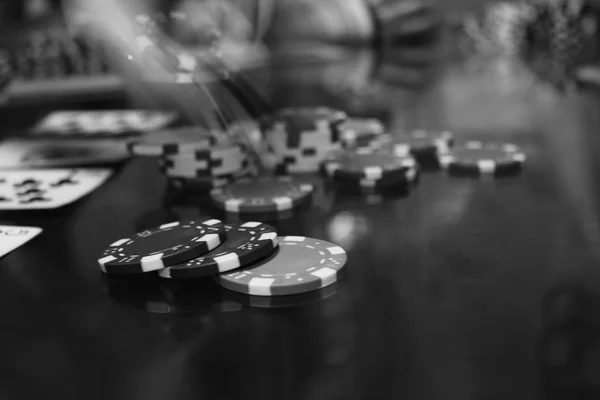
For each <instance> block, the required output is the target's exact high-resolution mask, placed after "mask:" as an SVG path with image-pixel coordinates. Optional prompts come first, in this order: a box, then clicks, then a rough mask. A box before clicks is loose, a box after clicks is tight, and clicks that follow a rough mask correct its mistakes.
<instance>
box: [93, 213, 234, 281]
mask: <svg viewBox="0 0 600 400" xmlns="http://www.w3.org/2000/svg"><path fill="white" fill-rule="evenodd" d="M184 229H185V230H189V231H190V232H187V231H183V232H186V233H181V232H182V230H184ZM160 234H166V235H167V237H169V236H176V237H180V236H181V243H176V244H175V245H173V246H171V247H168V248H161V249H154V248H152V245H151V244H148V246H149V247H148V248H147V249H146V248H145V243H144V242H147V241H150V243H151V241H152V240H153V236H155V235H160ZM225 238H226V233H225V228H224V225H223V223H222V222H221V221H220V220H218V219H211V220H207V221H203V222H196V221H187V222H180V221H175V222H170V223H167V224H162V225H160V226H158V227H156V228H154V229H150V230H146V231H143V232H138V233H136V234H135V235H134V236H132V237H128V238H123V239H119V240H117V241H115V242H113V243H111V244H110V245H109V246H108V248H106V249H105V250H104V252H103V253H102V257H101V258H100V259H98V265H99V266H100V270H101V271H102V272H104V273H109V274H135V273H145V272H151V271H157V270H160V269H163V268H166V267H167V266H170V265H174V264H178V263H180V262H182V261H183V260H185V259H188V260H189V259H190V258H195V257H197V256H199V255H201V254H204V253H206V252H208V251H210V250H212V249H214V248H216V247H217V246H219V245H220V244H221V243H222V242H223V240H225ZM169 242H172V239H170V240H169ZM136 245H137V246H138V247H142V248H143V249H144V250H142V251H135V246H136ZM130 246H134V250H131V247H130Z"/></svg>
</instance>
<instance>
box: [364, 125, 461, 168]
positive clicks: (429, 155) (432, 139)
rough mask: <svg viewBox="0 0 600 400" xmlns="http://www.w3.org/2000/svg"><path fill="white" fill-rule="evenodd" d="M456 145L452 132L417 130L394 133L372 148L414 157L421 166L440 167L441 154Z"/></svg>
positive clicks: (374, 144) (380, 139)
mask: <svg viewBox="0 0 600 400" xmlns="http://www.w3.org/2000/svg"><path fill="white" fill-rule="evenodd" d="M453 144H454V135H453V134H452V132H450V131H436V130H425V129H415V130H413V131H409V132H404V131H401V132H392V133H390V134H389V135H384V136H381V137H380V138H378V139H377V140H375V141H374V142H373V143H372V144H371V147H372V148H375V149H378V150H386V151H390V152H391V153H393V154H395V155H397V156H399V157H406V156H413V157H414V158H415V159H416V160H417V161H418V162H419V164H420V165H421V166H424V167H429V166H438V163H439V162H438V160H439V157H438V156H439V154H442V153H445V152H447V150H448V149H450V148H451V147H452V146H453Z"/></svg>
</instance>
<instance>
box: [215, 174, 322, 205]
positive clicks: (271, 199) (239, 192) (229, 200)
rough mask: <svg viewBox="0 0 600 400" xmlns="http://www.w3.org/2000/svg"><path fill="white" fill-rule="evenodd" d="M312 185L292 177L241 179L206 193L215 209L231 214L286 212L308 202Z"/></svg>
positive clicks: (312, 188)
mask: <svg viewBox="0 0 600 400" xmlns="http://www.w3.org/2000/svg"><path fill="white" fill-rule="evenodd" d="M313 190H314V186H313V185H312V184H310V183H305V182H299V181H297V180H295V179H294V178H292V177H288V176H283V177H262V178H257V179H242V180H240V181H238V182H236V183H233V184H231V185H228V186H225V187H223V188H218V189H214V190H212V191H211V192H210V196H211V199H212V200H213V202H214V203H215V205H216V206H217V207H219V208H220V209H222V210H224V211H226V212H231V213H269V212H278V211H284V210H290V209H292V208H295V207H298V206H300V205H301V204H303V203H304V202H305V201H308V200H309V199H310V198H311V196H312V193H313Z"/></svg>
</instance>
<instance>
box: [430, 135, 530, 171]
mask: <svg viewBox="0 0 600 400" xmlns="http://www.w3.org/2000/svg"><path fill="white" fill-rule="evenodd" d="M462 146H463V148H464V149H466V150H472V151H477V150H482V151H484V150H489V151H498V152H501V153H502V157H505V158H506V159H505V160H498V159H494V158H486V157H485V156H482V157H481V158H478V159H474V160H464V159H463V157H461V156H460V155H456V154H455V152H460V150H461V148H460V147H458V148H456V149H454V151H453V150H448V151H446V152H444V153H441V154H439V155H438V160H439V163H440V166H441V167H442V168H444V169H446V170H452V169H453V168H454V169H461V170H464V171H471V170H472V171H473V172H479V173H481V174H494V173H500V172H503V171H504V169H507V170H510V171H512V168H510V167H520V166H521V165H522V164H523V163H524V162H525V161H526V159H527V156H526V155H525V153H523V152H522V151H521V150H520V149H519V147H518V146H516V145H514V144H508V143H506V144H500V145H499V144H494V143H492V144H486V143H483V142H480V141H468V142H466V143H464V144H463V145H462Z"/></svg>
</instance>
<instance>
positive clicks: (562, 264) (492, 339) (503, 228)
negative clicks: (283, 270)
mask: <svg viewBox="0 0 600 400" xmlns="http://www.w3.org/2000/svg"><path fill="white" fill-rule="evenodd" d="M323 54H325V53H323ZM336 54H337V53H336ZM338 55H339V54H338ZM346 56H347V55H346ZM346 56H345V57H342V58H336V60H337V61H335V62H334V61H331V62H328V63H323V62H321V63H317V64H314V65H313V66H312V67H309V66H306V65H304V66H302V68H300V67H297V68H293V67H290V68H287V69H277V70H272V71H269V74H268V75H269V79H270V80H269V82H270V87H271V92H270V93H271V96H272V99H274V101H275V102H277V104H278V105H284V104H292V105H304V104H329V105H333V106H336V107H340V108H344V109H346V110H348V111H349V112H351V113H352V114H362V115H377V116H379V117H380V118H382V119H384V120H385V121H386V122H387V123H388V124H390V126H392V127H400V128H414V127H425V128H429V129H440V128H448V129H451V130H452V131H453V132H455V134H456V136H457V138H458V140H464V139H465V138H478V139H482V140H506V141H511V142H514V143H517V144H519V145H520V146H522V147H523V149H524V150H525V151H526V152H527V154H528V157H529V158H528V160H527V163H526V165H525V168H524V170H523V173H522V174H521V175H520V176H517V177H512V178H506V179H498V180H494V179H488V180H485V179H484V180H481V179H470V178H454V177H449V176H447V175H446V174H444V173H441V172H436V171H429V172H424V173H423V175H422V178H421V182H420V184H419V185H418V186H417V187H416V188H415V189H414V190H413V191H412V193H411V194H410V195H409V196H403V197H396V198H394V197H384V198H378V197H361V196H353V195H350V194H344V193H340V192H338V191H332V190H330V188H328V187H326V186H323V187H321V186H320V189H319V191H318V193H317V194H316V195H315V198H314V201H313V204H312V206H311V207H310V208H308V209H306V210H302V211H301V212H299V213H298V214H296V215H294V216H293V217H291V218H289V219H285V220H281V221H270V222H271V223H273V224H274V225H275V226H276V227H277V228H278V229H279V233H280V234H281V235H305V236H312V237H317V238H322V239H326V240H330V241H332V242H335V243H338V244H339V245H341V246H343V247H344V248H345V249H346V250H347V252H348V257H349V263H348V268H347V269H348V274H347V277H346V278H345V279H343V280H342V281H341V282H339V283H338V284H336V285H335V286H334V287H333V288H332V289H330V290H327V291H325V292H321V293H318V296H320V297H322V298H320V299H313V298H310V297H309V298H299V299H294V301H297V302H299V303H300V304H297V305H295V306H289V307H278V308H264V307H254V306H252V305H251V304H248V298H247V297H243V296H241V297H240V296H236V295H235V294H233V293H230V292H228V291H226V290H222V289H220V288H219V287H218V285H217V284H216V283H215V282H213V281H212V280H211V279H205V280H197V281H194V282H185V283H182V284H175V283H172V282H166V283H164V282H163V283H157V280H156V279H144V280H143V281H142V282H138V283H137V284H135V283H130V282H127V281H122V280H117V281H116V282H115V281H113V280H109V279H106V278H105V277H103V276H102V274H101V273H100V271H99V269H98V267H97V263H96V260H97V256H98V254H99V253H100V252H101V251H102V250H103V248H104V247H105V246H106V245H107V244H108V243H111V242H112V241H114V240H115V239H116V238H119V237H123V236H126V235H128V234H130V233H132V232H134V231H136V230H140V229H144V228H147V227H150V226H153V225H156V224H159V223H162V222H164V221H168V220H171V219H173V218H189V217H198V218H205V217H210V216H215V214H214V213H213V211H212V210H211V209H210V208H209V207H206V206H205V205H204V202H202V201H200V200H197V199H194V200H190V199H188V203H191V204H187V205H185V204H179V203H177V202H172V201H169V199H166V196H165V180H164V177H162V176H160V175H159V174H158V172H157V171H156V166H155V164H154V162H153V161H152V160H133V161H131V162H129V163H127V164H126V165H124V166H123V167H122V168H120V169H119V171H118V172H117V174H116V175H115V177H114V178H113V179H112V180H110V181H109V182H108V183H107V184H105V185H104V186H103V187H101V188H99V189H98V190H97V191H95V192H94V193H92V194H91V195H89V196H88V197H86V198H84V199H82V200H81V201H79V202H77V203H75V204H74V205H71V206H69V207H66V208H64V209H61V210H58V211H55V212H44V213H27V214H25V213H21V214H15V213H2V214H0V221H1V222H2V223H19V224H23V225H39V226H42V227H43V228H44V232H43V234H42V235H41V236H39V237H38V238H36V239H35V240H33V241H32V242H30V243H29V244H27V245H25V246H23V247H21V248H20V249H18V250H17V251H15V252H13V253H12V254H10V255H8V256H6V257H5V258H3V259H2V260H0V314H1V315H2V318H1V319H0V398H1V399H6V400H13V399H33V398H51V399H90V400H92V399H111V400H118V399H127V400H133V399H144V400H154V399H173V400H175V399H229V398H256V399H259V398H260V399H379V398H382V399H399V398H406V399H411V400H414V399H427V400H432V399H444V400H445V399H461V400H464V399H477V400H480V399H502V400H505V399H528V400H530V399H536V398H556V399H575V398H582V399H585V398H590V399H591V398H592V397H593V398H597V396H598V394H600V378H599V376H600V367H599V365H600V353H599V349H600V347H598V345H597V343H596V342H597V339H598V335H599V332H600V331H599V329H600V324H599V323H598V321H596V320H597V319H598V318H597V317H596V314H597V307H598V306H600V298H599V297H598V292H597V288H600V273H598V272H597V270H596V269H597V262H598V258H597V254H598V248H599V247H598V246H599V240H600V239H599V238H600V235H598V226H599V225H598V223H599V221H600V219H598V218H597V214H598V211H600V208H599V201H598V199H599V197H598V191H597V188H598V186H597V181H596V180H595V179H594V177H595V174H596V169H597V164H598V161H597V159H598V157H597V155H598V149H600V146H598V143H597V142H598V139H597V137H598V136H597V133H598V129H599V128H600V123H599V116H598V114H597V110H598V101H597V98H596V97H595V95H594V94H593V93H587V92H574V91H570V92H568V93H563V94H557V93H555V92H553V91H552V90H548V89H547V88H545V87H544V86H543V85H539V84H533V81H532V80H531V79H530V78H526V77H524V76H521V75H520V74H519V73H518V72H514V71H513V72H512V73H511V72H510V69H508V71H509V72H508V73H507V72H506V71H507V69H506V68H504V69H503V68H500V67H498V68H495V67H492V66H491V65H487V67H485V68H480V69H475V70H474V69H469V70H466V69H464V68H463V69H456V68H453V67H447V68H444V69H443V71H442V72H443V73H442V75H441V77H439V79H438V80H437V81H436V82H435V83H434V84H432V85H431V86H430V87H428V88H427V89H424V90H414V89H407V85H405V84H403V83H402V82H395V83H396V85H395V86H394V85H392V84H391V83H390V82H389V80H387V81H386V80H385V79H383V78H382V79H381V81H380V82H379V83H378V84H375V83H373V84H372V85H371V84H370V85H368V86H369V87H370V88H371V89H372V88H377V90H371V93H370V94H369V96H368V97H362V98H361V96H355V97H352V98H350V97H349V96H347V95H346V94H344V93H346V92H343V91H342V92H343V93H340V91H339V90H338V89H339V87H340V85H337V84H333V85H331V82H336V81H335V79H337V78H339V77H344V76H346V77H348V76H353V75H352V73H351V72H352V68H351V67H353V66H354V67H355V66H356V65H359V61H358V60H359V59H360V57H359V58H356V57H358V56H352V57H346ZM336 57H337V56H336ZM341 59H344V60H345V61H344V62H341V61H340V60H341ZM344 68H345V69H344ZM381 71H385V69H381ZM387 71H388V74H389V75H390V76H392V78H393V77H394V76H399V75H401V76H406V75H405V74H394V73H393V70H390V69H388V70H387ZM390 71H392V72H390ZM257 79H258V78H257ZM282 83H286V85H282ZM327 83H330V84H329V85H328V84H327ZM398 83H399V84H398ZM290 85H291V86H290ZM282 86H284V87H283V89H282V90H279V88H281V87H282ZM363 91H364V89H363ZM32 112H34V111H32ZM6 114H10V117H11V119H12V120H13V121H14V120H15V119H27V116H28V115H29V114H28V113H27V112H26V111H20V112H18V113H15V112H14V111H13V112H10V113H9V112H5V113H4V116H5V117H7V115H6ZM316 181H317V182H320V181H319V179H318V178H316ZM280 305H281V304H280Z"/></svg>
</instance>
